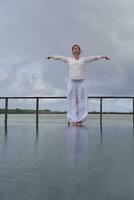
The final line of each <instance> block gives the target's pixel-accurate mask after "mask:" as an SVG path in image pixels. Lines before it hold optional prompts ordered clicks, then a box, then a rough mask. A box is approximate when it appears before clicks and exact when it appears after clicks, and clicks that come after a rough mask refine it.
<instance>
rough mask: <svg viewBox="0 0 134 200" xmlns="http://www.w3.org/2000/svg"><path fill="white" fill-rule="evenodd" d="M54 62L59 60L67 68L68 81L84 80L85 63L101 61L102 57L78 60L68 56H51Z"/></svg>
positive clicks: (84, 57) (80, 58)
mask: <svg viewBox="0 0 134 200" xmlns="http://www.w3.org/2000/svg"><path fill="white" fill-rule="evenodd" d="M53 58H54V59H55V60H61V61H63V62H65V63H67V64H68V66H69V79H75V80H76V79H77V80H78V79H85V65H84V64H85V63H89V62H92V61H95V60H102V59H104V58H102V56H100V55H95V56H80V57H79V59H75V58H74V57H69V56H61V55H53Z"/></svg>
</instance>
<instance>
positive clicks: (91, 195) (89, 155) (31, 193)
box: [0, 114, 134, 200]
mask: <svg viewBox="0 0 134 200" xmlns="http://www.w3.org/2000/svg"><path fill="white" fill-rule="evenodd" d="M3 121H4V118H3V116H2V115H1V116H0V200H133V199H134V135H133V125H132V116H129V115H105V116H104V118H103V124H102V127H101V128H100V123H99V115H89V118H88V121H87V122H86V123H85V124H84V126H83V127H72V126H70V127H68V126H67V121H66V116H65V115H50V114H49V115H41V116H40V122H39V129H38V132H37V130H36V126H35V116H33V115H10V116H9V117H8V126H7V129H6V131H5V127H4V125H3Z"/></svg>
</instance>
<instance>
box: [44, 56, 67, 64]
mask: <svg viewBox="0 0 134 200" xmlns="http://www.w3.org/2000/svg"><path fill="white" fill-rule="evenodd" d="M51 58H52V59H54V60H61V61H63V62H66V63H67V62H68V57H66V56H60V55H53V56H48V57H47V59H51Z"/></svg>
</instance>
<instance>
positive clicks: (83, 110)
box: [47, 44, 110, 126]
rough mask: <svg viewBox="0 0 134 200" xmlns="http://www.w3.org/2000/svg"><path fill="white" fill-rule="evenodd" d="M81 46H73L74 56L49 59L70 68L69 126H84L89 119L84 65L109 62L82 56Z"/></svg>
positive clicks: (68, 89) (101, 57) (59, 56)
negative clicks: (93, 62)
mask: <svg viewBox="0 0 134 200" xmlns="http://www.w3.org/2000/svg"><path fill="white" fill-rule="evenodd" d="M80 53H81V48H80V46H79V45H77V44H74V45H73V46H72V56H70V57H69V56H68V57H67V56H61V55H53V56H48V57H47V59H54V60H61V61H63V62H65V63H67V64H68V66H69V79H68V86H67V119H68V124H70V123H72V124H73V125H75V126H77V125H82V122H84V121H86V120H87V117H88V96H87V89H86V80H85V66H84V64H86V63H89V62H92V61H96V60H101V59H105V60H109V59H110V57H107V56H101V55H96V56H80Z"/></svg>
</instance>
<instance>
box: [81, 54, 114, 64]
mask: <svg viewBox="0 0 134 200" xmlns="http://www.w3.org/2000/svg"><path fill="white" fill-rule="evenodd" d="M83 59H84V62H85V63H88V62H92V61H96V60H103V59H105V60H110V59H111V58H110V57H108V56H101V55H96V56H85V57H83Z"/></svg>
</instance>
